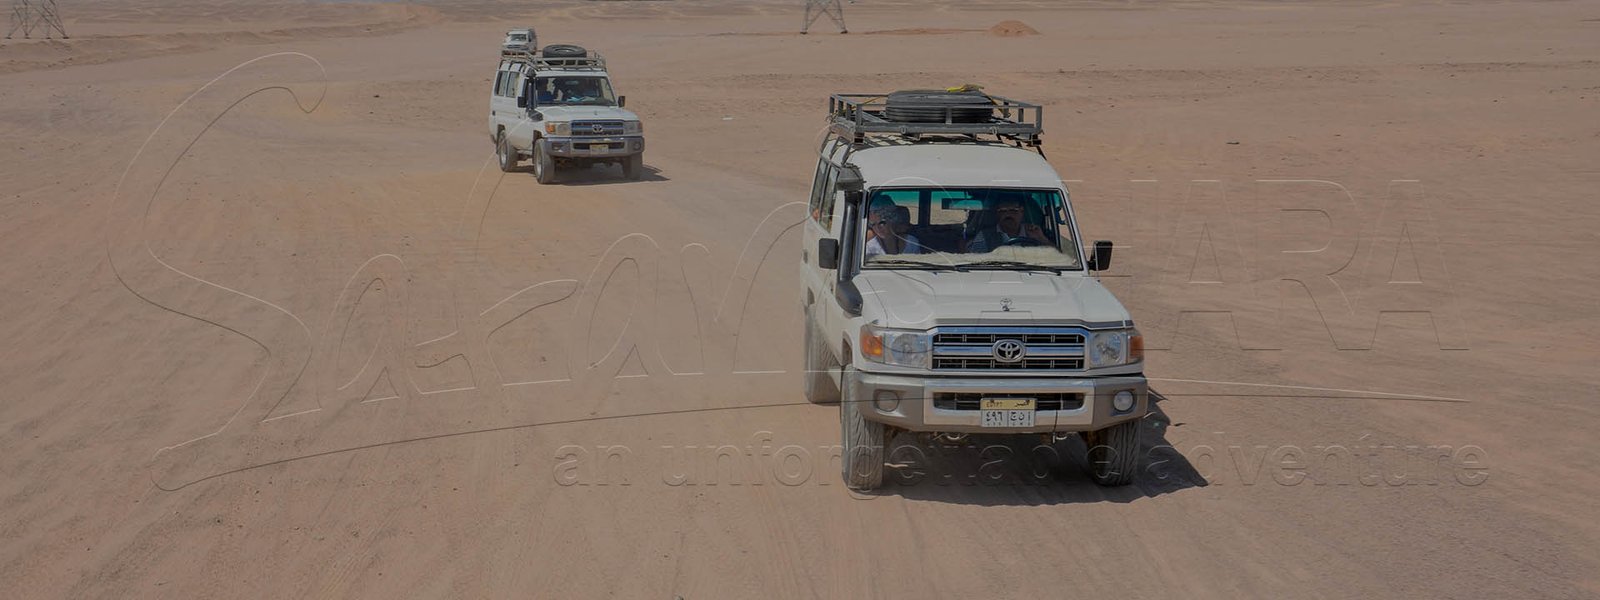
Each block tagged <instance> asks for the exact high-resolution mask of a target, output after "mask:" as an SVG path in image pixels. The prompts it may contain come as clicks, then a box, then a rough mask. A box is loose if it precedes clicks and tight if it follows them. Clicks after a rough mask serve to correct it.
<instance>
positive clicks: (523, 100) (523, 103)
mask: <svg viewBox="0 0 1600 600" xmlns="http://www.w3.org/2000/svg"><path fill="white" fill-rule="evenodd" d="M527 107H528V97H527V96H517V108H527Z"/></svg>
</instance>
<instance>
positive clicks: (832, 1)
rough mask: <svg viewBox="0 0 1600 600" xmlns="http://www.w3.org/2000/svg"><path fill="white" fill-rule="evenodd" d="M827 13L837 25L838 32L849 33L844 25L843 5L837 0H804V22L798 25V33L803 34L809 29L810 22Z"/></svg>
mask: <svg viewBox="0 0 1600 600" xmlns="http://www.w3.org/2000/svg"><path fill="white" fill-rule="evenodd" d="M822 15H828V18H829V19H833V23H834V24H835V25H838V26H839V33H850V30H849V29H845V27H844V7H843V6H840V5H839V0H806V22H805V24H804V25H801V26H800V33H802V34H804V33H806V32H807V31H809V30H810V29H811V24H812V23H815V22H817V18H818V17H821V16H822Z"/></svg>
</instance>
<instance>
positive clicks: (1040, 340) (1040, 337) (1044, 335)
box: [933, 329, 1083, 346]
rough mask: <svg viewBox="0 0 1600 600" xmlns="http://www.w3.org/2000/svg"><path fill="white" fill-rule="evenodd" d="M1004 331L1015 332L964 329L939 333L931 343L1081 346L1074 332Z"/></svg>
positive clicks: (1077, 335)
mask: <svg viewBox="0 0 1600 600" xmlns="http://www.w3.org/2000/svg"><path fill="white" fill-rule="evenodd" d="M1004 331H1015V330H1001V332H984V331H981V330H977V329H965V330H960V331H958V332H951V333H945V332H943V331H941V332H939V333H938V334H937V335H935V336H933V343H934V345H939V344H982V345H984V346H988V345H992V344H994V343H995V342H998V341H1000V340H1017V341H1019V342H1022V343H1024V344H1027V345H1029V346H1033V345H1036V344H1037V345H1050V344H1060V345H1078V346H1082V345H1083V334H1082V333H1078V332H1076V331H1072V332H1048V331H1040V332H1036V333H1026V332H1017V333H1004Z"/></svg>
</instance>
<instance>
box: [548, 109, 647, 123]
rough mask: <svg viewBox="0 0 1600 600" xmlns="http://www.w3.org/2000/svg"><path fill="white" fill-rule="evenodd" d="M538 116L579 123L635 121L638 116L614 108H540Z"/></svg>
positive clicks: (625, 110) (631, 112) (628, 111)
mask: <svg viewBox="0 0 1600 600" xmlns="http://www.w3.org/2000/svg"><path fill="white" fill-rule="evenodd" d="M539 114H542V115H544V118H546V119H549V120H551V121H580V120H589V119H603V120H616V121H637V120H639V115H636V114H633V111H630V110H627V109H622V108H617V107H615V106H541V107H539Z"/></svg>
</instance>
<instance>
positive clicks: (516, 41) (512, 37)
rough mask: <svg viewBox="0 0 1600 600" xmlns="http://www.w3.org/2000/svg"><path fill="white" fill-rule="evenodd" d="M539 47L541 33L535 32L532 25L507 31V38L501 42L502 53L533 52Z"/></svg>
mask: <svg viewBox="0 0 1600 600" xmlns="http://www.w3.org/2000/svg"><path fill="white" fill-rule="evenodd" d="M538 48H539V34H537V33H535V32H534V30H533V28H532V27H527V28H523V29H513V30H511V31H507V32H506V40H505V41H504V42H502V43H501V44H500V51H501V53H502V54H506V53H520V54H531V53H533V52H534V51H535V50H537V49H538Z"/></svg>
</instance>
